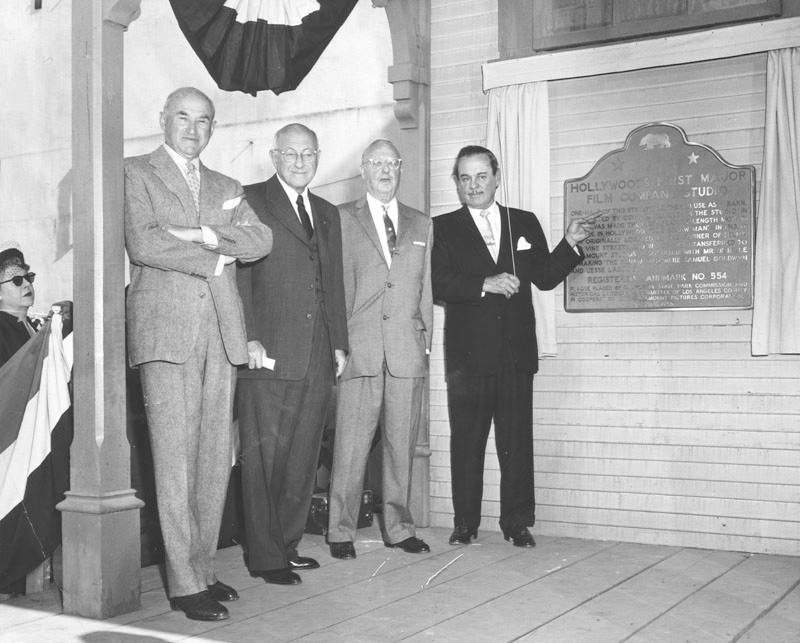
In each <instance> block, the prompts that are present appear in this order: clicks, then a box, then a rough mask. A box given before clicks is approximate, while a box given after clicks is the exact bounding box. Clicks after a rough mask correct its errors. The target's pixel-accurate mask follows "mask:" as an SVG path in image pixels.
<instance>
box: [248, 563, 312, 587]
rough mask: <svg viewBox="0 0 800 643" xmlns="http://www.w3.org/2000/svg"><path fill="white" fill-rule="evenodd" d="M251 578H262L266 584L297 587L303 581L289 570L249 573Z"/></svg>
mask: <svg viewBox="0 0 800 643" xmlns="http://www.w3.org/2000/svg"><path fill="white" fill-rule="evenodd" d="M250 575H251V576H257V577H258V578H262V579H263V580H264V581H265V582H267V583H273V584H274V585H299V584H300V583H302V582H303V580H302V579H301V578H300V577H299V576H298V575H297V574H295V573H294V572H293V571H292V570H291V569H286V568H285V567H283V568H281V569H267V570H265V571H260V572H250Z"/></svg>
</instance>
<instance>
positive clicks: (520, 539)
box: [503, 527, 536, 547]
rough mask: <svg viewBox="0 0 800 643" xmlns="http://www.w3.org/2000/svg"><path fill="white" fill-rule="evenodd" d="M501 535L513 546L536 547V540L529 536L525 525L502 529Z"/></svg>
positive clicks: (529, 533)
mask: <svg viewBox="0 0 800 643" xmlns="http://www.w3.org/2000/svg"><path fill="white" fill-rule="evenodd" d="M503 537H504V538H505V539H506V540H510V541H511V542H512V543H513V544H514V547H536V541H535V540H534V539H533V536H531V532H529V531H528V528H527V527H512V528H510V529H503Z"/></svg>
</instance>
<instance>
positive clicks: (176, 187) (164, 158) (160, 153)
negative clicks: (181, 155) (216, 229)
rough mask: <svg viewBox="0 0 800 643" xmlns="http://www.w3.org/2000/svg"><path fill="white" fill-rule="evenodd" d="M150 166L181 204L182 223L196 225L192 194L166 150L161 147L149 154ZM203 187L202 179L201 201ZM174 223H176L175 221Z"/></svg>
mask: <svg viewBox="0 0 800 643" xmlns="http://www.w3.org/2000/svg"><path fill="white" fill-rule="evenodd" d="M150 164H151V165H152V166H153V167H154V168H155V170H154V171H155V174H156V176H158V177H159V178H160V179H161V180H162V181H163V182H164V185H166V186H167V188H169V190H170V191H172V192H173V193H174V194H175V196H177V197H178V199H179V200H180V202H181V205H182V206H183V212H184V222H185V223H186V224H187V225H197V218H198V213H197V209H196V208H195V206H194V199H193V198H192V193H191V192H190V191H189V185H188V184H187V183H186V179H185V178H183V173H182V172H181V171H180V170H179V169H178V166H177V165H175V161H173V160H172V158H171V157H170V155H169V154H168V153H167V150H165V149H164V147H163V146H161V147H159V148H158V149H156V150H155V151H154V152H153V153H152V154H150ZM202 195H203V187H202V179H201V185H200V198H201V199H202ZM175 223H178V222H177V221H175Z"/></svg>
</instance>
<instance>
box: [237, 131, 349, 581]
mask: <svg viewBox="0 0 800 643" xmlns="http://www.w3.org/2000/svg"><path fill="white" fill-rule="evenodd" d="M270 157H271V159H272V163H273V164H274V166H275V169H276V174H275V175H274V176H272V178H270V179H269V180H268V181H266V182H263V183H256V184H254V185H247V186H245V188H244V192H245V197H246V199H247V202H248V203H249V204H250V205H251V207H252V208H253V210H254V211H255V213H256V214H257V215H258V217H259V219H261V221H263V222H264V223H266V224H267V225H268V226H269V227H270V228H271V229H272V231H273V238H274V246H273V251H272V252H271V253H270V254H269V255H268V256H267V257H265V258H264V259H262V260H261V261H258V262H256V263H254V264H251V265H249V266H244V267H242V268H241V269H240V270H239V290H240V292H241V295H242V302H243V304H244V311H245V324H246V327H247V340H248V342H247V350H248V357H249V363H248V367H249V368H248V369H241V370H240V371H239V389H238V396H239V397H238V410H239V432H240V435H241V441H242V487H243V500H244V523H245V541H246V547H245V551H246V559H247V566H248V568H249V569H250V573H251V574H252V575H254V576H259V577H261V578H263V579H264V580H265V581H266V582H268V583H277V584H281V585H293V584H297V583H299V582H300V576H299V575H298V574H296V573H295V572H296V571H297V570H303V569H314V568H316V567H319V564H318V563H317V561H316V560H314V559H313V558H308V557H304V556H299V555H298V552H297V546H298V544H299V542H300V539H301V538H302V535H303V529H304V527H305V523H306V517H307V515H308V507H309V504H310V502H311V494H312V492H313V490H314V489H313V487H314V478H315V473H316V468H317V461H318V457H319V449H320V442H321V439H322V430H323V428H324V423H325V417H326V415H327V412H328V407H329V404H331V403H332V401H333V400H332V397H333V395H332V394H333V390H334V388H333V387H334V384H335V381H336V376H337V375H338V374H339V373H340V372H341V370H342V368H344V363H345V355H346V351H347V322H346V319H345V308H344V285H343V281H342V233H341V226H340V224H339V213H338V211H337V209H336V206H334V205H332V204H331V203H328V202H327V201H325V200H324V199H321V198H320V197H318V196H315V195H314V194H311V193H310V192H309V191H308V184H309V183H310V182H311V180H312V179H313V178H314V174H315V173H316V170H317V161H318V159H319V146H318V144H317V136H316V134H315V133H314V132H313V131H312V130H310V129H309V128H308V127H306V126H305V125H301V124H298V123H293V124H291V125H287V126H285V127H283V128H281V129H280V130H279V131H278V132H277V133H276V134H275V140H274V143H273V146H272V149H271V150H270Z"/></svg>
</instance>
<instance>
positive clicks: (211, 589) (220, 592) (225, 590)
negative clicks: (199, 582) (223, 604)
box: [208, 581, 239, 601]
mask: <svg viewBox="0 0 800 643" xmlns="http://www.w3.org/2000/svg"><path fill="white" fill-rule="evenodd" d="M208 596H209V598H211V599H212V600H215V601H238V600H239V594H238V592H237V591H236V590H235V589H233V587H231V586H230V585H226V584H225V583H223V582H222V581H217V582H216V583H214V584H213V585H209V586H208Z"/></svg>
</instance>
